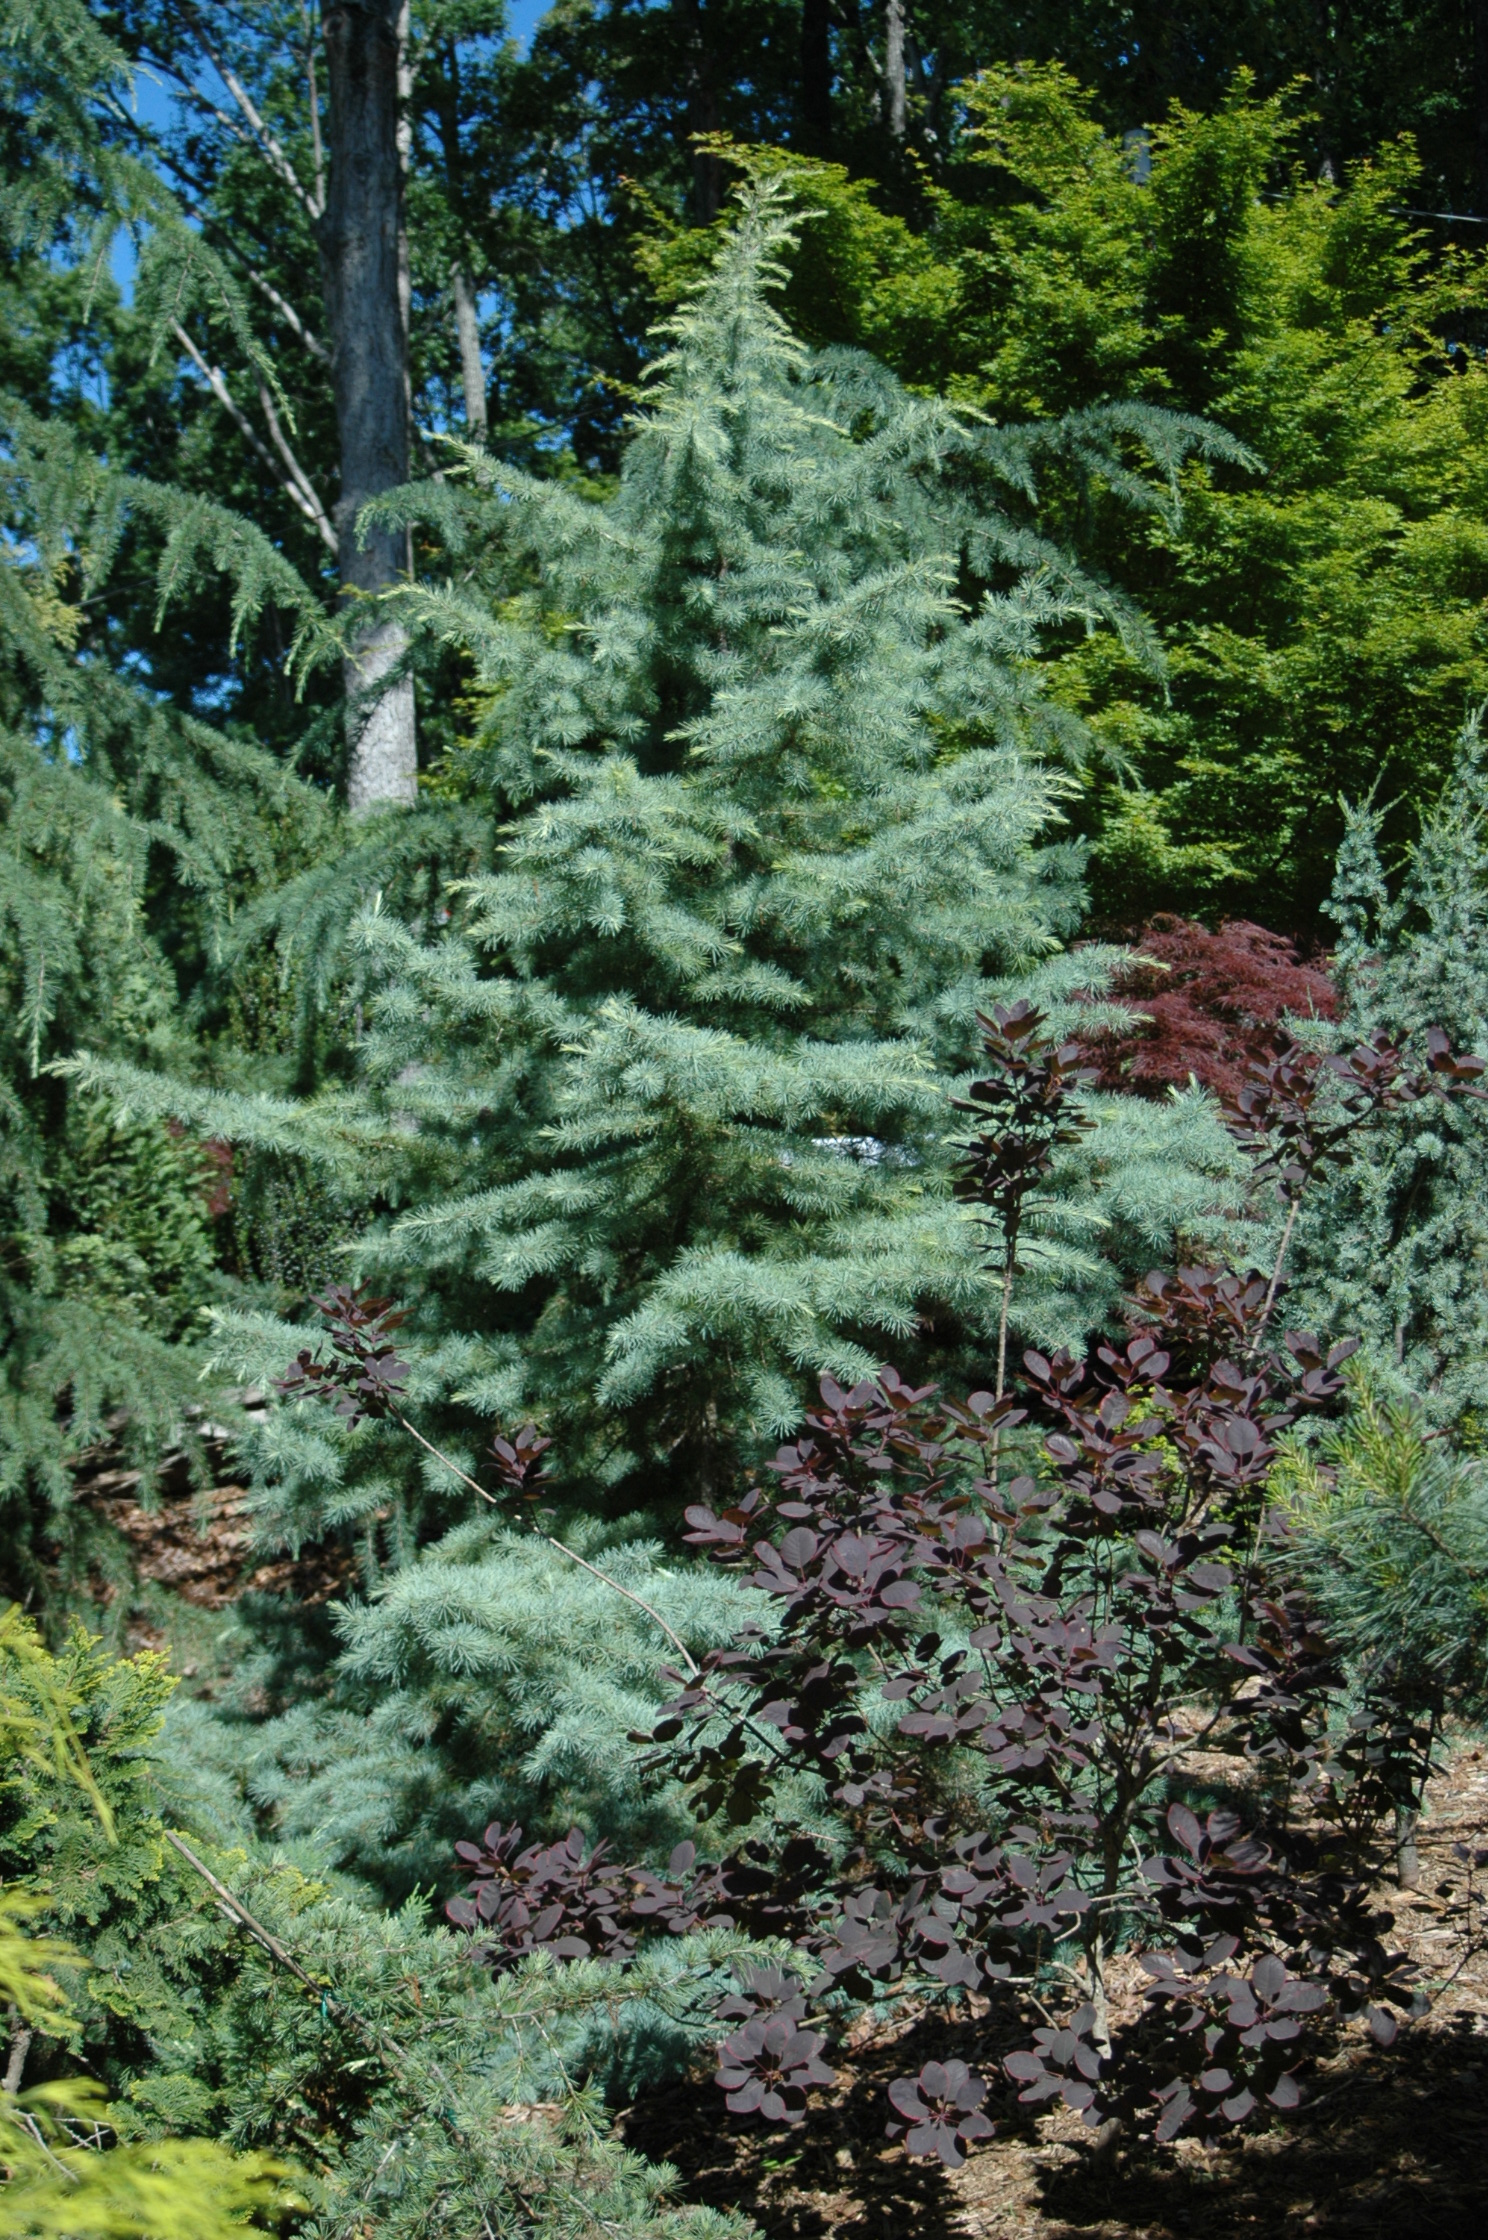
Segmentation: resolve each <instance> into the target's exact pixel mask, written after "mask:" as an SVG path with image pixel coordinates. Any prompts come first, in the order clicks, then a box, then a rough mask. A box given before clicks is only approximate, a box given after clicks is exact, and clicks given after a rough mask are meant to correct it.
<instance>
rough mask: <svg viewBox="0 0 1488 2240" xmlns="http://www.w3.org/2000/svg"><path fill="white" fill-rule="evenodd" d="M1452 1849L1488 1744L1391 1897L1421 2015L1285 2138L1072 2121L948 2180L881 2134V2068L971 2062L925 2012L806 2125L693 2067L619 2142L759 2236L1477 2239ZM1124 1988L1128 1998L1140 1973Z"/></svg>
mask: <svg viewBox="0 0 1488 2240" xmlns="http://www.w3.org/2000/svg"><path fill="white" fill-rule="evenodd" d="M1454 1844H1463V1845H1465V1846H1467V1847H1468V1848H1470V1849H1482V1848H1483V1847H1484V1846H1485V1845H1488V1749H1483V1748H1478V1747H1475V1746H1473V1745H1471V1744H1468V1745H1465V1746H1464V1747H1462V1748H1461V1749H1459V1750H1458V1752H1457V1753H1456V1755H1455V1756H1454V1758H1453V1760H1452V1762H1451V1764H1450V1766H1449V1767H1448V1769H1447V1771H1446V1772H1445V1773H1444V1774H1443V1775H1442V1776H1441V1777H1440V1778H1439V1779H1438V1780H1437V1781H1436V1782H1435V1783H1434V1784H1433V1785H1432V1788H1431V1790H1430V1791H1429V1792H1428V1797H1427V1819H1426V1822H1425V1824H1424V1825H1423V1827H1422V1831H1421V1844H1420V1850H1421V1883H1420V1888H1419V1889H1418V1890H1415V1891H1409V1892H1407V1891H1398V1890H1396V1889H1394V1888H1393V1886H1391V1887H1387V1888H1386V1889H1385V1890H1383V1891H1382V1893H1381V1895H1382V1898H1383V1899H1384V1901H1385V1903H1386V1904H1387V1905H1388V1906H1389V1909H1390V1911H1391V1912H1393V1913H1394V1915H1395V1933H1394V1936H1393V1937H1392V1939H1391V1943H1392V1945H1399V1946H1403V1947H1404V1948H1405V1949H1406V1950H1407V1951H1409V1953H1410V1955H1411V1957H1412V1958H1413V1959H1414V1960H1415V1961H1416V1962H1417V1964H1418V1966H1419V1967H1420V1969H1421V1972H1422V1982H1423V1986H1424V1988H1425V1989H1426V1992H1427V1995H1428V1997H1429V1998H1430V2000H1431V2011H1430V2013H1429V2014H1428V2015H1426V2016H1425V2017H1423V2018H1422V2019H1421V2020H1420V2021H1418V2022H1414V2023H1410V2024H1408V2025H1407V2026H1406V2027H1405V2028H1404V2029H1402V2031H1401V2035H1400V2038H1399V2040H1398V2041H1397V2043H1396V2045H1395V2047H1394V2048H1393V2049H1392V2050H1391V2051H1390V2052H1388V2053H1380V2052H1378V2051H1376V2050H1375V2049H1374V2048H1373V2047H1372V2046H1371V2045H1370V2044H1369V2043H1368V2042H1367V2041H1366V2040H1363V2039H1362V2037H1355V2036H1350V2037H1349V2038H1348V2039H1347V2040H1346V2041H1345V2043H1344V2044H1343V2046H1342V2047H1341V2048H1340V2050H1339V2052H1338V2053H1337V2055H1336V2056H1335V2057H1334V2059H1333V2060H1332V2061H1330V2062H1329V2063H1328V2065H1327V2066H1326V2068H1324V2069H1323V2070H1321V2071H1320V2072H1319V2073H1318V2074H1317V2075H1316V2076H1315V2077H1314V2078H1313V2079H1312V2080H1311V2086H1310V2098H1309V2105H1308V2107H1307V2108H1306V2109H1305V2110H1304V2112H1303V2114H1302V2116H1301V2117H1300V2119H1298V2120H1297V2121H1295V2122H1294V2123H1293V2124H1292V2125H1291V2126H1290V2127H1289V2128H1288V2129H1287V2130H1286V2131H1281V2130H1276V2131H1273V2132H1270V2133H1264V2134H1257V2135H1252V2136H1247V2137H1244V2138H1241V2139H1238V2140H1235V2141H1232V2142H1231V2143H1230V2144H1228V2145H1226V2146H1222V2147H1215V2148H1206V2147H1203V2146H1199V2145H1196V2144H1192V2143H1188V2142H1183V2143H1180V2144H1179V2145H1178V2146H1177V2148H1176V2149H1169V2150H1167V2151H1166V2152H1153V2151H1151V2150H1148V2149H1146V2148H1143V2147H1141V2146H1139V2145H1132V2146H1128V2147H1124V2148H1123V2147H1119V2146H1118V2148H1117V2150H1116V2153H1115V2154H1114V2156H1113V2157H1111V2158H1110V2159H1109V2160H1098V2159H1097V2158H1095V2157H1094V2156H1093V2155H1092V2152H1091V2149H1090V2145H1089V2134H1088V2132H1086V2131H1085V2130H1084V2129H1083V2127H1082V2126H1081V2125H1080V2123H1079V2122H1078V2121H1077V2120H1076V2119H1075V2118H1073V2117H1069V2116H1067V2115H1065V2114H1064V2113H1063V2112H1061V2114H1060V2115H1059V2116H1058V2117H1055V2118H1049V2119H1046V2120H1045V2121H1044V2122H1042V2123H1041V2124H1039V2125H1038V2126H1037V2127H1036V2128H1030V2129H1029V2131H1028V2132H1027V2133H1026V2134H1024V2135H1021V2136H1020V2135H1017V2134H1014V2135H1011V2136H1008V2137H1004V2138H999V2139H996V2140H994V2141H992V2142H991V2143H990V2144H989V2145H988V2146H985V2147H983V2148H982V2149H981V2150H980V2152H979V2153H976V2154H974V2155H973V2156H972V2157H971V2158H970V2159H969V2160H968V2161H967V2163H966V2164H965V2166H964V2167H963V2168H962V2169H960V2170H958V2171H954V2172H945V2171H942V2170H941V2168H940V2167H939V2165H938V2164H926V2163H923V2162H918V2161H911V2160H910V2159H909V2158H908V2157H907V2156H906V2155H905V2153H904V2151H903V2149H902V2148H901V2147H899V2146H896V2145H893V2144H891V2143H889V2142H887V2141H886V2140H885V2139H884V2136H883V2130H884V2119H885V2116H886V2114H887V2112H888V2108H887V2102H886V2100H885V2098H884V2092H885V2087H886V2086H887V2084H888V2082H889V2080H890V2078H891V2077H894V2076H898V2075H902V2074H903V2073H904V2071H905V2070H906V2069H908V2070H910V2071H913V2070H914V2069H916V2068H917V2067H918V2066H919V2065H920V2063H921V2062H923V2061H928V2060H933V2059H934V2058H936V2057H937V2056H938V2055H943V2054H945V2053H947V2052H950V2051H952V2050H954V2051H956V2052H958V2053H959V2054H961V2056H962V2057H963V2058H965V2059H971V2058H974V2055H973V2053H972V2051H971V2050H970V2049H969V2048H968V2046H967V2044H966V2040H965V2037H964V2035H958V2038H957V2041H956V2042H955V2044H954V2047H953V2046H952V2041H951V2039H950V2037H949V2035H948V2034H947V2033H946V2032H945V2030H944V2028H943V2026H937V2025H927V2024H926V2023H924V2022H919V2023H912V2024H910V2025H908V2026H907V2027H906V2028H902V2029H899V2030H896V2031H891V2032H887V2033H884V2034H883V2035H881V2036H880V2037H878V2038H874V2039H871V2040H869V2041H867V2042H864V2043H860V2044H859V2045H858V2046H857V2047H856V2048H851V2049H850V2057H849V2058H847V2059H843V2060H840V2061H838V2062H837V2064H836V2066H837V2068H838V2072H839V2077H840V2080H841V2081H840V2083H839V2085H838V2086H837V2088H836V2089H835V2090H834V2091H832V2092H831V2093H828V2094H823V2095H821V2096H820V2104H819V2106H818V2107H817V2108H816V2109H815V2110H814V2112H813V2115H812V2117H811V2118H810V2119H809V2120H808V2122H807V2124H806V2125H805V2126H804V2127H803V2129H802V2130H801V2131H800V2132H798V2133H792V2132H783V2131H779V2130H775V2131H769V2132H766V2131H764V2130H762V2129H760V2128H758V2127H757V2126H755V2125H753V2124H751V2123H749V2122H746V2121H745V2120H744V2119H741V2118H735V2117H731V2116H730V2115H729V2114H728V2113H727V2111H726V2110H725V2108H724V2106H723V2096H722V2094H721V2093H720V2092H718V2091H717V2089H716V2088H715V2087H714V2086H713V2085H712V2083H711V2082H708V2081H699V2080H696V2079H694V2080H689V2081H685V2082H683V2083H680V2084H677V2085H674V2086H671V2087H669V2088H667V2089H666V2090H665V2091H660V2092H656V2093H652V2094H648V2095H647V2096H646V2097H645V2098H644V2100H642V2101H640V2102H638V2103H637V2105H636V2106H635V2107H634V2108H633V2109H631V2110H630V2111H629V2113H628V2114H627V2116H626V2118H625V2119H624V2124H623V2129H624V2135H625V2138H626V2140H627V2143H628V2144H629V2145H631V2146H632V2147H634V2148H636V2149H637V2150H638V2151H639V2152H641V2153H644V2154H646V2155H648V2156H650V2157H652V2158H654V2159H656V2160H659V2161H668V2162H671V2163H672V2164H673V2165H674V2166H675V2167H676V2168H677V2170H678V2171H679V2172H680V2173H681V2177H682V2196H683V2198H684V2199H686V2200H689V2201H695V2202H706V2203H709V2204H711V2205H714V2206H717V2207H728V2208H737V2209H743V2210H745V2211H747V2212H748V2214H749V2215H751V2216H752V2217H753V2218H754V2219H755V2221H756V2222H757V2223H758V2224H759V2226H760V2228H761V2229H762V2231H763V2232H765V2233H766V2234H767V2235H768V2236H769V2240H825V2236H826V2235H828V2234H830V2235H833V2236H834V2240H835V2236H841V2240H910V2236H911V2235H912V2236H913V2240H1239V2236H1241V2235H1245V2236H1247V2240H1249V2236H1252V2235H1255V2234H1258V2233H1261V2232H1267V2233H1277V2234H1287V2235H1291V2234H1302V2235H1308V2236H1310V2235H1314V2234H1316V2235H1320V2236H1321V2235H1343V2234H1347V2235H1348V2236H1349V2240H1412V2236H1414V2235H1418V2234H1419V2235H1421V2236H1423V2240H1427V2236H1430V2240H1483V2235H1484V2234H1488V1909H1485V1906H1484V1903H1483V1888H1482V1886H1483V1882H1484V1874H1483V1871H1482V1870H1479V1872H1478V1874H1477V1877H1476V1887H1470V1886H1469V1883H1468V1878H1467V1871H1466V1869H1465V1868H1464V1866H1463V1863H1462V1861H1461V1860H1460V1859H1459V1858H1458V1857H1457V1856H1456V1854H1455V1852H1454V1849H1453V1846H1454ZM1126 1996H1127V2001H1128V2003H1129V2005H1130V2006H1131V2008H1132V2009H1133V2010H1134V2009H1135V2006H1136V2004H1137V2000H1138V1998H1139V1993H1138V1991H1137V1986H1136V1984H1135V1983H1132V1984H1131V1985H1129V1986H1128V1987H1127V1993H1126ZM1118 2019H1119V2009H1118ZM1011 2042H1012V2041H1011V2040H1010V2043H1011ZM979 2051H980V2054H981V2058H982V2059H983V2060H984V2061H987V2062H991V2063H995V2062H996V2060H997V2059H998V2056H999V2053H1000V2051H1001V2048H1000V2047H999V2045H998V2044H997V2042H996V2041H995V2039H992V2038H990V2037H989V2038H988V2039H987V2040H986V2041H985V2042H984V2044H983V2046H982V2047H981V2048H980V2049H979Z"/></svg>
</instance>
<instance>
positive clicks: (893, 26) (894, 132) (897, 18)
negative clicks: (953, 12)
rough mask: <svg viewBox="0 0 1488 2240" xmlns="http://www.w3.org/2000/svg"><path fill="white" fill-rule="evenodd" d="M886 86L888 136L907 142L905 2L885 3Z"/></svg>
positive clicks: (901, 0)
mask: <svg viewBox="0 0 1488 2240" xmlns="http://www.w3.org/2000/svg"><path fill="white" fill-rule="evenodd" d="M884 84H885V86H886V88H887V92H888V110H889V135H890V138H891V139H894V140H902V139H903V138H904V130H905V125H906V123H907V121H908V102H907V99H906V95H905V88H904V0H884Z"/></svg>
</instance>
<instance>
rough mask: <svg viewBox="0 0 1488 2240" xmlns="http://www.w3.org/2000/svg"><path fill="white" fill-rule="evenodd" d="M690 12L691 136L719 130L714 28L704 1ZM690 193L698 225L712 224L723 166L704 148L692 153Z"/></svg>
mask: <svg viewBox="0 0 1488 2240" xmlns="http://www.w3.org/2000/svg"><path fill="white" fill-rule="evenodd" d="M689 13H690V15H691V17H692V24H691V31H690V36H689V41H688V44H689V45H690V47H691V49H692V59H691V67H690V71H689V77H690V80H691V83H690V87H689V92H688V101H687V130H688V133H689V136H690V135H691V134H693V133H697V132H716V131H717V130H718V61H717V57H716V55H715V54H714V52H713V44H712V31H713V27H712V25H711V24H710V23H709V22H708V21H707V18H706V14H705V11H704V5H703V0H690V7H689ZM692 193H693V203H694V207H695V209H696V211H697V222H698V224H699V225H700V226H710V225H712V223H713V221H714V219H715V218H716V217H717V216H718V213H719V210H720V208H721V207H722V204H723V166H722V165H721V164H720V162H719V160H718V158H717V156H715V155H709V154H708V152H707V150H706V149H703V148H694V149H693V152H692Z"/></svg>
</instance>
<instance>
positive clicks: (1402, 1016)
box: [1291, 722, 1488, 1443]
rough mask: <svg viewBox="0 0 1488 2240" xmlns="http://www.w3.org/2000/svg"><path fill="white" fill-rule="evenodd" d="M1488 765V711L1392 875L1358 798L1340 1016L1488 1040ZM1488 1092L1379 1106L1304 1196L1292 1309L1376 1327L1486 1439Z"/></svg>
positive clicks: (1339, 918) (1373, 1333) (1423, 1395)
mask: <svg viewBox="0 0 1488 2240" xmlns="http://www.w3.org/2000/svg"><path fill="white" fill-rule="evenodd" d="M1485 811H1488V769H1485V743H1484V740H1483V737H1482V733H1481V730H1480V728H1479V725H1478V724H1477V723H1476V722H1473V723H1472V724H1470V725H1469V726H1468V727H1467V729H1466V731H1465V732H1464V733H1463V736H1462V740H1461V743H1460V746H1459V750H1458V755H1457V760H1456V765H1455V768H1454V772H1453V776H1452V781H1451V784H1450V785H1449V786H1448V788H1447V790H1446V792H1445V793H1444V794H1443V796H1442V799H1441V801H1440V802H1439V803H1438V804H1437V806H1436V807H1435V809H1433V810H1432V811H1431V812H1430V814H1429V815H1428V816H1427V817H1426V818H1425V819H1424V821H1423V824H1422V828H1421V832H1420V836H1419V838H1418V840H1417V841H1416V844H1415V846H1414V848H1413V849H1412V851H1411V853H1410V856H1409V858H1408V861H1407V863H1406V865H1405V868H1404V872H1403V875H1402V876H1401V878H1400V879H1399V880H1398V881H1396V882H1394V891H1393V892H1392V891H1391V889H1392V882H1391V881H1390V880H1389V879H1388V878H1387V876H1386V871H1385V866H1384V864H1383V862H1382V860H1381V853H1380V825H1381V820H1382V812H1381V810H1380V809H1379V808H1378V807H1377V806H1376V805H1375V804H1373V803H1365V804H1363V805H1362V806H1360V807H1357V808H1354V809H1352V810H1351V811H1350V812H1349V821H1348V834H1347V838H1346V840H1345V843H1344V846H1343V848H1342V850H1341V851H1340V854H1339V859H1338V871H1337V876H1336V878H1335V881H1334V887H1333V899H1332V903H1331V911H1332V915H1333V919H1334V922H1335V923H1336V924H1337V926H1338V927H1339V929H1340V939H1339V945H1338V951H1337V959H1336V971H1335V977H1336V979H1337V983H1338V988H1339V992H1340V998H1341V1013H1342V1015H1341V1019H1340V1023H1339V1027H1338V1030H1337V1031H1338V1033H1339V1034H1340V1036H1341V1037H1343V1038H1345V1039H1346V1042H1347V1043H1352V1042H1356V1041H1359V1040H1361V1039H1365V1038H1368V1037H1369V1036H1372V1035H1374V1034H1377V1033H1380V1032H1383V1033H1385V1034H1386V1035H1388V1036H1389V1037H1390V1039H1391V1040H1392V1041H1396V1042H1398V1043H1400V1044H1402V1045H1403V1046H1405V1047H1407V1048H1411V1047H1414V1048H1416V1049H1420V1048H1421V1047H1423V1044H1424V1037H1425V1035H1426V1032H1427V1030H1428V1029H1429V1028H1431V1027H1433V1026H1439V1027H1441V1028H1443V1029H1445V1031H1446V1033H1447V1035H1448V1037H1449V1039H1450V1040H1451V1042H1452V1044H1453V1046H1454V1047H1455V1048H1456V1049H1459V1050H1465V1051H1475V1052H1478V1053H1479V1054H1484V1053H1488V966H1485V958H1488V908H1485V899H1484V892H1485V890H1484V878H1485V873H1488V838H1485V830H1484V816H1485ZM1485 1255H1488V1109H1485V1107H1484V1104H1483V1102H1482V1101H1481V1100H1480V1099H1458V1100H1455V1101H1454V1102H1452V1103H1451V1104H1449V1105H1445V1106H1438V1105H1436V1104H1433V1105H1432V1106H1431V1107H1430V1109H1429V1110H1428V1109H1426V1108H1424V1107H1422V1108H1418V1109H1411V1110H1406V1109H1402V1110H1400V1111H1398V1112H1395V1113H1390V1114H1388V1115H1383V1116H1381V1117H1380V1118H1378V1119H1377V1120H1375V1121H1373V1122H1372V1123H1371V1124H1370V1126H1369V1128H1368V1129H1367V1130H1366V1131H1365V1133H1364V1136H1363V1138H1362V1140H1361V1143H1360V1145H1359V1147H1358V1149H1357V1151H1356V1155H1355V1157H1354V1160H1353V1161H1352V1163H1351V1164H1350V1165H1349V1166H1348V1167H1347V1168H1346V1169H1344V1170H1343V1171H1341V1172H1340V1173H1339V1174H1337V1175H1336V1176H1335V1177H1334V1178H1333V1179H1332V1180H1331V1181H1330V1182H1329V1183H1328V1184H1327V1185H1326V1186H1325V1187H1324V1188H1323V1189H1322V1190H1320V1191H1319V1192H1318V1194H1317V1196H1316V1198H1315V1200H1314V1201H1313V1202H1312V1204H1311V1205H1310V1206H1309V1207H1308V1209H1307V1212H1306V1215H1305V1217H1304V1221H1303V1224H1302V1226H1301V1228H1300V1229H1299V1233H1298V1239H1297V1255H1296V1258H1295V1261H1294V1263H1293V1268H1294V1276H1295V1279H1296V1284H1297V1291H1298V1297H1297V1300H1296V1302H1295V1304H1294V1306H1293V1308H1292V1310H1291V1311H1293V1312H1296V1313H1299V1314H1304V1315H1306V1316H1307V1317H1309V1318H1314V1317H1315V1318H1316V1320H1317V1321H1318V1323H1319V1325H1320V1326H1322V1327H1325V1328H1328V1329H1331V1330H1333V1331H1335V1332H1338V1333H1342V1332H1344V1331H1348V1332H1357V1333H1358V1334H1359V1335H1360V1336H1361V1337H1363V1338H1364V1339H1365V1341H1366V1344H1367V1347H1368V1352H1369V1358H1370V1362H1371V1367H1372V1372H1373V1374H1374V1376H1375V1378H1376V1380H1377V1381H1378V1383H1379V1386H1380V1389H1381V1392H1382V1394H1383V1395H1385V1396H1386V1397H1391V1398H1394V1399H1396V1400H1403V1399H1407V1398H1409V1397H1411V1396H1415V1398H1416V1399H1417V1400H1418V1401H1419V1402H1420V1404H1421V1405H1422V1406H1424V1408H1425V1409H1426V1412H1427V1415H1428V1418H1429V1420H1430V1421H1431V1422H1432V1423H1434V1424H1437V1425H1452V1426H1454V1427H1455V1428H1456V1430H1457V1431H1458V1432H1459V1434H1463V1435H1466V1436H1467V1437H1469V1438H1470V1440H1471V1441H1473V1442H1474V1443H1476V1442H1477V1441H1478V1440H1480V1439H1481V1437H1482V1436H1483V1431H1484V1428H1485V1427H1488V1293H1485V1290H1484V1286H1483V1280H1482V1270H1483V1263H1484V1258H1485Z"/></svg>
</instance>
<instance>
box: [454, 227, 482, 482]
mask: <svg viewBox="0 0 1488 2240" xmlns="http://www.w3.org/2000/svg"><path fill="white" fill-rule="evenodd" d="M450 280H451V285H452V288H453V291H454V298H455V340H456V341H457V342H458V343H459V345H460V386H461V388H462V389H463V390H464V392H465V425H466V427H467V428H468V429H469V431H470V433H471V435H472V436H474V438H475V440H476V442H477V443H484V441H485V439H486V369H485V366H484V364H483V363H482V361H481V346H480V322H479V320H478V319H477V317H476V311H475V289H474V287H473V285H472V284H471V279H470V275H469V273H468V272H467V271H466V270H465V267H464V266H463V265H459V264H457V265H456V266H455V268H454V271H453V272H452V274H451V275H450Z"/></svg>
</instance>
